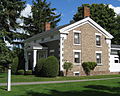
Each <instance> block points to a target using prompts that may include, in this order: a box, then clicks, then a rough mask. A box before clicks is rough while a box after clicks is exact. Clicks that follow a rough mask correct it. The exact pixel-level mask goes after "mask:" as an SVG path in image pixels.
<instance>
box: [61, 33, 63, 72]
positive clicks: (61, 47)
mask: <svg viewBox="0 0 120 96" xmlns="http://www.w3.org/2000/svg"><path fill="white" fill-rule="evenodd" d="M62 39H63V37H62V34H60V71H63V56H62V54H63V51H62V48H63V45H62V43H63V40H62Z"/></svg>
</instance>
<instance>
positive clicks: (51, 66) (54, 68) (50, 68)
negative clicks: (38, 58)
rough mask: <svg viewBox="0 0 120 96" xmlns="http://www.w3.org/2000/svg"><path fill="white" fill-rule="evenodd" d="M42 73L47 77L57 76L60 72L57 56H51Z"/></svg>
mask: <svg viewBox="0 0 120 96" xmlns="http://www.w3.org/2000/svg"><path fill="white" fill-rule="evenodd" d="M41 72H42V75H43V76H46V77H56V76H57V75H58V73H59V63H58V60H57V58H56V57H55V56H49V57H48V58H47V59H46V61H45V64H44V65H43V67H42V70H41Z"/></svg>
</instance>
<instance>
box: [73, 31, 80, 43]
mask: <svg viewBox="0 0 120 96" xmlns="http://www.w3.org/2000/svg"><path fill="white" fill-rule="evenodd" d="M75 33H79V34H80V39H81V31H79V30H73V37H74V35H75ZM74 39H75V37H74V38H73V45H81V40H80V44H75V43H74Z"/></svg>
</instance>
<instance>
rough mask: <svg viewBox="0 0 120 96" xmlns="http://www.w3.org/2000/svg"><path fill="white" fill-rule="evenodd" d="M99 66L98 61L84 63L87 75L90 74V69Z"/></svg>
mask: <svg viewBox="0 0 120 96" xmlns="http://www.w3.org/2000/svg"><path fill="white" fill-rule="evenodd" d="M96 66H97V63H96V62H84V63H83V64H82V67H83V69H84V71H85V74H86V75H90V71H91V70H94V68H95V67H96Z"/></svg>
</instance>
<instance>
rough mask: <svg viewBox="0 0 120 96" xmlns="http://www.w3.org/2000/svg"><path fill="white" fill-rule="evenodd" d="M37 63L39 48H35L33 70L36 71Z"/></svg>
mask: <svg viewBox="0 0 120 96" xmlns="http://www.w3.org/2000/svg"><path fill="white" fill-rule="evenodd" d="M36 63H37V50H33V71H35V66H36Z"/></svg>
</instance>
